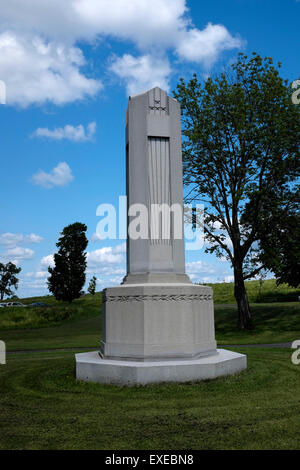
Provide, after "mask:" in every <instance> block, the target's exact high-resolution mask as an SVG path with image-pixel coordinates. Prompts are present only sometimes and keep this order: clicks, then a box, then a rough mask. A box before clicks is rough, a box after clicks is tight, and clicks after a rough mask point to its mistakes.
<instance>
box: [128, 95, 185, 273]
mask: <svg viewBox="0 0 300 470" xmlns="http://www.w3.org/2000/svg"><path fill="white" fill-rule="evenodd" d="M180 118H181V113H180V105H179V103H178V101H177V100H175V99H174V98H172V97H170V96H168V95H167V93H166V92H165V91H163V90H162V89H161V88H159V87H155V88H152V89H151V90H149V91H147V92H145V93H141V94H138V95H135V96H132V97H130V98H129V103H128V109H127V113H126V175H127V198H128V228H129V231H128V239H127V276H126V279H125V280H126V282H137V279H139V278H140V279H142V281H143V282H145V279H152V280H153V275H154V274H156V275H160V274H161V275H163V274H164V275H165V276H166V275H168V276H167V279H168V282H170V281H172V279H173V280H174V282H189V279H188V277H187V276H186V275H185V261H184V231H183V188H182V156H181V124H180ZM141 207H143V208H146V211H147V215H148V219H147V227H146V229H145V230H142V229H141V236H140V237H139V238H135V239H133V238H132V237H131V233H130V226H131V224H135V225H137V217H138V216H140V217H141V215H139V212H140V211H138V208H139V209H141ZM139 222H140V225H141V224H142V221H139ZM151 275H152V277H151ZM146 282H147V281H146ZM149 282H151V281H150V280H149Z"/></svg>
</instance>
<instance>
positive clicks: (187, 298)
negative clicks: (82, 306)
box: [103, 294, 213, 302]
mask: <svg viewBox="0 0 300 470" xmlns="http://www.w3.org/2000/svg"><path fill="white" fill-rule="evenodd" d="M212 298H213V296H212V295H210V294H189V295H188V294H177V295H114V296H112V295H106V296H105V297H104V299H103V301H104V302H144V301H168V302H191V301H193V300H201V301H208V300H212Z"/></svg>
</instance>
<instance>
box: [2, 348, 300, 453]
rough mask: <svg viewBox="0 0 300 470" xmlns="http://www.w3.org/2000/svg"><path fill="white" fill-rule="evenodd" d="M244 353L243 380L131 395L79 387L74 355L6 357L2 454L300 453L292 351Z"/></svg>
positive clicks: (135, 390) (136, 390)
mask: <svg viewBox="0 0 300 470" xmlns="http://www.w3.org/2000/svg"><path fill="white" fill-rule="evenodd" d="M237 351H239V350H238V349H237ZM240 352H245V353H246V354H247V357H248V369H247V370H246V371H244V372H242V373H241V374H240V375H237V376H233V377H227V378H220V379H217V380H213V381H205V382H199V383H187V384H160V385H152V386H146V387H142V386H140V387H129V388H127V387H115V386H108V385H99V384H88V383H83V382H76V380H75V365H74V353H70V352H67V353H58V352H56V353H34V354H19V355H9V356H8V362H7V365H5V366H0V389H1V394H0V416H1V420H0V449H114V450H121V449H137V450H139V449H183V450H188V449H299V448H300V441H299V425H300V420H299V416H300V401H299V395H300V366H295V365H293V364H292V363H291V359H290V356H291V351H290V350H274V349H271V350H270V349H268V350H266V349H255V350H254V349H243V350H240Z"/></svg>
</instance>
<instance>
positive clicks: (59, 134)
mask: <svg viewBox="0 0 300 470" xmlns="http://www.w3.org/2000/svg"><path fill="white" fill-rule="evenodd" d="M96 127H97V125H96V123H95V122H90V124H88V125H87V128H86V129H85V128H84V126H83V125H82V124H79V125H78V126H76V127H75V126H71V125H69V124H67V125H66V126H64V127H56V128H55V129H53V130H50V129H48V128H47V127H46V128H45V127H39V128H38V129H37V130H36V131H34V133H33V134H32V137H46V138H48V139H54V140H63V139H66V140H71V141H73V142H88V141H91V140H93V137H94V135H95V133H96Z"/></svg>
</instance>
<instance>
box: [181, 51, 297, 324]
mask: <svg viewBox="0 0 300 470" xmlns="http://www.w3.org/2000/svg"><path fill="white" fill-rule="evenodd" d="M279 68H280V64H278V67H276V66H274V64H273V60H272V59H271V58H268V57H266V58H264V59H262V58H261V57H260V56H259V55H257V54H255V53H254V54H253V56H252V57H250V58H248V57H247V56H246V55H244V54H239V56H238V59H237V61H236V62H235V63H234V64H233V65H232V66H231V71H230V72H228V73H222V74H221V75H220V76H218V77H216V78H208V79H207V80H206V82H205V83H202V82H201V81H199V80H198V78H197V76H196V75H194V76H193V78H192V79H191V80H190V81H189V82H188V83H185V82H184V80H183V79H182V80H181V81H180V83H179V85H178V86H177V91H176V93H175V97H176V98H177V99H178V100H179V102H180V104H181V108H182V114H183V124H184V126H183V127H184V128H183V134H184V147H183V149H184V153H183V155H184V183H185V185H186V187H187V189H188V196H187V198H186V200H187V202H193V201H201V202H204V204H205V217H204V223H205V226H204V230H205V234H206V239H207V240H208V241H209V242H210V246H209V248H208V249H207V250H208V251H210V252H212V253H215V254H216V255H217V256H219V257H221V256H224V255H225V257H226V258H227V259H228V260H229V261H231V263H232V266H233V271H234V278H235V298H236V301H237V304H238V313H239V326H240V328H249V327H251V318H250V311H249V306H248V301H247V296H246V291H245V287H244V280H245V279H250V278H251V277H254V275H256V274H257V273H259V272H260V270H261V269H263V268H264V265H263V264H261V265H259V264H258V260H259V257H258V256H257V255H258V254H257V242H258V241H259V236H260V230H259V226H260V220H261V217H260V216H261V214H262V211H263V210H264V208H266V207H268V208H272V201H273V197H274V195H275V196H276V198H277V199H278V200H281V195H282V194H284V198H285V199H286V198H287V197H288V198H289V200H293V195H294V194H295V184H296V178H297V177H298V176H299V143H300V107H299V106H295V105H294V104H293V103H292V100H291V86H290V85H289V84H288V83H287V81H285V80H283V79H282V78H281V77H280V75H279ZM267 229H268V230H270V231H271V230H272V226H269V225H268V227H267ZM228 238H229V239H230V241H231V244H232V249H230V247H229V245H228V242H227V240H228ZM260 248H261V249H262V248H263V245H262V244H261V246H260ZM254 254H255V256H253V255H254ZM260 261H262V258H260Z"/></svg>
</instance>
